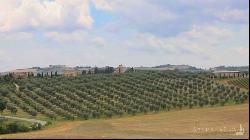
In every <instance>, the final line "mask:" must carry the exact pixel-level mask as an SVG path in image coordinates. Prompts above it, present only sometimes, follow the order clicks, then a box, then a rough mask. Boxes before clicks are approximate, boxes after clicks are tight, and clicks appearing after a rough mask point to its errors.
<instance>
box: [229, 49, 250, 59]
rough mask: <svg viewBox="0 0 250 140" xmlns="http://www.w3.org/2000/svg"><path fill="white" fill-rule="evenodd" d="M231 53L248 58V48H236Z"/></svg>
mask: <svg viewBox="0 0 250 140" xmlns="http://www.w3.org/2000/svg"><path fill="white" fill-rule="evenodd" d="M232 51H234V52H236V53H238V54H239V55H241V56H248V57H249V47H237V48H233V49H232Z"/></svg>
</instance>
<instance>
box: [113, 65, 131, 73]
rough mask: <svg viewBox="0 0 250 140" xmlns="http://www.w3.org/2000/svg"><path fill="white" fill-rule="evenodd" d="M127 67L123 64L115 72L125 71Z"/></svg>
mask: <svg viewBox="0 0 250 140" xmlns="http://www.w3.org/2000/svg"><path fill="white" fill-rule="evenodd" d="M127 69H128V68H127V67H125V66H123V65H122V64H121V65H119V66H118V67H117V68H116V69H115V71H114V73H125V72H126V71H127Z"/></svg>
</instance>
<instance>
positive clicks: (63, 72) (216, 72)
mask: <svg viewBox="0 0 250 140" xmlns="http://www.w3.org/2000/svg"><path fill="white" fill-rule="evenodd" d="M135 70H159V71H164V70H179V71H185V72H210V73H211V74H212V75H211V78H214V77H245V76H248V74H249V66H242V67H225V66H219V67H215V68H210V69H209V70H204V69H201V68H196V67H193V66H189V65H170V64H167V65H160V66H156V67H143V66H141V67H126V66H124V65H122V64H120V65H119V66H117V67H116V68H114V67H110V66H106V67H82V66H76V67H68V66H66V65H49V67H44V68H41V67H32V68H26V69H16V70H12V71H8V72H2V73H0V76H5V75H11V76H12V77H14V78H25V77H30V76H35V77H53V76H65V77H76V76H79V75H87V74H101V73H102V74H110V73H114V74H121V73H125V72H127V71H135Z"/></svg>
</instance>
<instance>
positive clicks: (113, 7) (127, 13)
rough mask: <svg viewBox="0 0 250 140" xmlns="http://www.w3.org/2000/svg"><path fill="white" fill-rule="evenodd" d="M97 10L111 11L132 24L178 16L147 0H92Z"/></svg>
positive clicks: (172, 18) (160, 20)
mask: <svg viewBox="0 0 250 140" xmlns="http://www.w3.org/2000/svg"><path fill="white" fill-rule="evenodd" d="M92 2H93V3H94V4H95V7H96V8H97V9H99V10H108V11H112V12H114V13H115V14H118V15H120V16H122V17H123V18H125V19H128V20H130V21H132V22H133V24H142V23H159V22H162V21H168V20H174V19H176V18H178V15H176V14H175V13H173V12H171V11H169V10H168V9H166V8H162V7H159V6H158V5H155V4H153V3H151V2H149V1H147V0H127V1H124V0H92Z"/></svg>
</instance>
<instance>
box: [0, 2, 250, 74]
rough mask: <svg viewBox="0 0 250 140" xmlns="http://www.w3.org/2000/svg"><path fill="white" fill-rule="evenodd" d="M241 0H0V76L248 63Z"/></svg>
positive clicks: (244, 5) (245, 10) (245, 8)
mask: <svg viewBox="0 0 250 140" xmlns="http://www.w3.org/2000/svg"><path fill="white" fill-rule="evenodd" d="M248 38H249V1H248V0H70V1H69V0H0V72H3V71H9V70H13V69H17V68H28V67H34V66H40V67H46V66H48V65H59V64H61V65H67V66H98V67H102V66H113V67H116V66H117V65H119V64H123V65H125V66H156V65H161V64H177V65H179V64H187V65H192V66H196V67H198V68H210V67H215V66H220V65H225V66H243V65H249V39H248Z"/></svg>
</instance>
